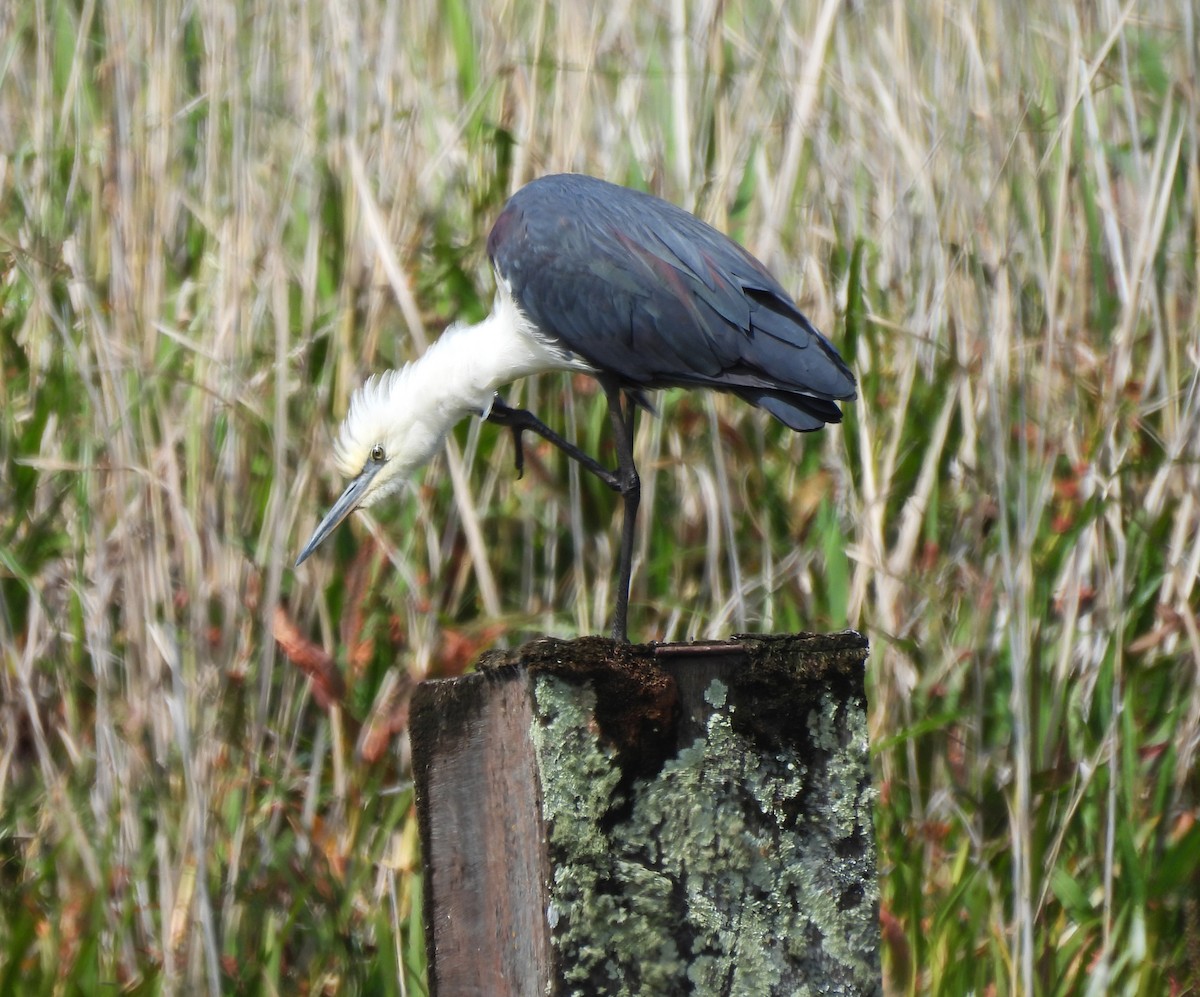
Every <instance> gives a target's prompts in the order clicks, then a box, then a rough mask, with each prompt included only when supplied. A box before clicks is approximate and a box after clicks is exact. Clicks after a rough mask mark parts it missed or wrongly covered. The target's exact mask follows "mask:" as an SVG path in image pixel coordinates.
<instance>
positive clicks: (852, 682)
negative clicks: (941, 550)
mask: <svg viewBox="0 0 1200 997" xmlns="http://www.w3.org/2000/svg"><path fill="white" fill-rule="evenodd" d="M866 654H867V642H866V640H865V639H864V638H863V637H862V636H861V635H859V634H857V633H853V632H849V631H848V632H845V633H840V634H833V635H829V636H818V635H811V634H802V635H795V636H782V637H739V638H736V639H734V640H731V641H723V642H718V643H709V644H665V645H632V646H631V645H620V644H615V643H613V642H612V641H609V640H605V639H602V638H583V639H580V640H575V641H558V640H539V641H534V642H532V643H530V644H527V645H525V646H524V647H521V648H519V649H517V650H516V651H512V652H495V653H493V654H491V655H489V656H488V657H487V658H486V659H485V660H484V661H482V662H481V663H480V670H479V671H478V672H477V673H476V674H473V675H469V676H466V677H464V678H459V679H451V680H445V681H439V682H426V683H423V684H422V685H421V686H420V688H419V689H418V690H417V693H416V696H415V698H414V701H413V712H412V723H411V728H410V729H411V736H412V748H413V766H414V770H415V775H416V789H417V804H418V807H419V814H420V822H421V843H422V848H423V853H424V862H425V882H426V892H425V930H426V940H427V945H428V951H429V966H430V986H431V989H432V991H433V993H434V994H435V995H441V997H461V995H471V994H478V995H485V997H504V995H509V994H511V995H517V997H529V995H540V994H581V995H588V994H622V993H624V994H633V995H636V994H655V995H657V994H664V995H669V994H685V993H686V994H697V995H707V994H735V995H754V997H761V995H768V994H780V995H783V994H786V995H794V994H803V993H824V994H874V993H879V992H881V983H880V964H879V920H878V915H879V910H878V907H879V892H878V886H877V882H876V873H875V843H874V842H875V838H874V831H873V827H872V821H871V817H872V813H871V803H872V799H873V792H872V789H871V779H870V766H869V760H868V750H867V722H866V699H865V696H864V692H863V664H864V661H865V659H866Z"/></svg>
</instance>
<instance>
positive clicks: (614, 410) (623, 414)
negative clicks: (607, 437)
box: [600, 381, 642, 644]
mask: <svg viewBox="0 0 1200 997" xmlns="http://www.w3.org/2000/svg"><path fill="white" fill-rule="evenodd" d="M600 383H601V384H602V385H603V387H604V394H605V395H606V396H607V397H608V416H609V421H610V422H611V423H612V427H613V439H614V441H615V442H616V447H617V473H616V479H617V491H619V492H620V493H621V498H622V499H623V500H624V502H625V514H624V516H623V518H622V520H621V560H620V567H619V569H618V572H617V605H616V609H615V610H614V611H613V624H612V636H613V640H616V641H620V642H621V643H623V644H628V643H629V632H628V627H627V625H626V618H627V616H628V615H629V584H630V580H631V578H632V576H633V541H634V531H635V528H636V526H637V512H638V503H639V502H640V501H641V498H642V482H641V479H640V478H639V477H638V472H637V465H636V464H634V462H633V415H634V412H635V411H636V409H637V406H636V405H635V404H634V401H633V399H632V398H630V399H628V400H627V401H623V400H622V398H621V388H620V386H619V385H616V384H613V383H611V382H609V381H601V382H600Z"/></svg>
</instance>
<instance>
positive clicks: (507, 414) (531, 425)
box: [487, 396, 622, 492]
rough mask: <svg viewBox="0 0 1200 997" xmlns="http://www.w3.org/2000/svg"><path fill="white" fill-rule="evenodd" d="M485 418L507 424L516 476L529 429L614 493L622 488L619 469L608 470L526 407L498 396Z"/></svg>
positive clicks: (522, 469) (522, 468)
mask: <svg viewBox="0 0 1200 997" xmlns="http://www.w3.org/2000/svg"><path fill="white" fill-rule="evenodd" d="M487 421H488V422H494V423H495V424H496V425H497V426H506V427H507V428H508V429H509V430H510V431H511V432H512V436H513V448H514V450H515V451H516V452H515V454H514V457H513V460H514V463H515V464H516V466H517V477H520V476H521V475H522V474H524V473H525V447H524V444H523V443H522V434H523V433H524V432H525V431H526V430H529V431H530V432H533V433H537V435H538V436H540V437H542V439H544V440H546V441H547V442H549V443H551V444H553V445H554V446H556V447H558V449H559V450H561V451H562V452H563V453H565V454H566V455H567V456H568V457H570V458H571V459H572V460H573V461H576V462H577V463H579V464H581V465H582V466H583V467H584V468H585V469H586V470H588V471H591V472H592V474H594V475H595V476H596V477H597V478H599V479H600V480H601V481H603V482H604V483H605V484H606V485H608V487H609V488H611V489H612V490H613V491H614V492H619V491H621V490H622V488H621V478H620V470H619V469H618V470H617V471H610V470H609V469H608V468H607V467H605V466H604V465H603V464H601V463H600V462H599V461H598V460H596V459H595V458H594V457H592V456H590V455H589V454H587V453H585V452H584V451H582V450H580V449H579V447H577V446H575V444H574V443H571V442H570V441H569V440H567V439H565V438H564V437H562V436H559V435H558V433H556V432H555V431H554V430H553V429H551V428H550V427H549V426H547V425H546V424H545V423H544V422H542V420H541V419H539V418H538V417H537V416H536V415H534V414H533V413H532V412H530V411H528V410H527V409H523V408H513V407H512V406H510V405H508V404H507V403H505V402H504V400H503V399H501V398H500V397H499V396H497V397H496V399H495V400H494V401H493V402H492V408H491V411H489V412H488V414H487Z"/></svg>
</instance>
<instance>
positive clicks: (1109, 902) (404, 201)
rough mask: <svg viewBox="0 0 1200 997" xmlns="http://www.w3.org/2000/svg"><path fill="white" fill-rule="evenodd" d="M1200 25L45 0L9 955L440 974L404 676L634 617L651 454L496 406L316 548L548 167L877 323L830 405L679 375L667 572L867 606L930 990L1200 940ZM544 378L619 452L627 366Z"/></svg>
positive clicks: (897, 974) (32, 35) (0, 24)
mask: <svg viewBox="0 0 1200 997" xmlns="http://www.w3.org/2000/svg"><path fill="white" fill-rule="evenodd" d="M1198 31H1200V29H1198V27H1197V21H1196V15H1195V12H1194V10H1193V9H1192V4H1191V3H1190V2H1188V0H1178V2H1165V0H1164V2H1145V3H1140V4H1127V5H1124V6H1119V5H1118V4H1116V3H1115V2H1111V0H1103V2H1100V3H1098V4H1087V3H1075V4H1065V5H1057V6H1055V5H1050V6H1047V7H1045V9H1043V8H1042V7H1039V6H1037V5H1030V6H1026V5H1024V4H1018V3H1011V2H1008V0H977V2H975V3H972V4H950V3H931V4H914V5H905V4H888V5H884V4H870V3H868V4H854V5H850V4H840V3H837V2H836V0H825V2H824V3H822V4H820V5H816V4H814V5H798V4H787V3H775V2H772V0H745V2H735V3H725V4H700V5H687V4H683V3H682V2H673V3H670V4H661V5H654V4H633V3H628V2H624V3H623V2H617V3H615V4H607V5H600V6H594V5H590V4H580V3H570V2H568V3H561V4H549V3H545V2H528V0H513V2H511V3H507V4H501V5H492V4H486V3H481V2H477V0H453V2H446V3H435V2H432V0H412V2H405V3H401V2H399V0H375V2H367V3H347V2H345V0H333V2H330V3H305V2H301V0H291V2H283V3H268V2H266V0H249V2H247V3H245V4H240V5H239V4H221V3H218V2H215V0H198V2H194V3H184V2H182V0H164V2H156V3H149V2H147V0H80V2H74V3H70V2H65V0H37V2H34V3H28V4H19V3H8V4H4V5H3V6H0V364H2V371H3V374H2V376H0V409H2V411H3V413H4V417H3V419H0V500H2V508H3V510H4V515H3V518H2V519H0V648H2V650H0V662H2V668H0V895H2V896H3V898H4V902H3V904H2V905H0V992H2V993H15V992H21V993H30V994H37V993H56V994H57V993H96V992H102V988H107V989H113V988H115V989H119V990H121V991H123V992H129V993H159V992H165V993H183V992H186V993H195V992H204V991H205V990H207V992H210V993H218V992H261V993H280V992H282V993H313V992H315V993H421V992H423V991H424V982H423V967H424V954H423V949H422V941H421V938H420V929H419V910H420V896H419V892H420V884H419V880H418V878H417V876H416V875H415V871H416V868H417V856H416V853H415V828H414V821H413V817H412V798H411V792H410V784H409V782H408V775H407V768H406V765H407V758H406V749H405V746H404V735H403V731H404V726H405V717H406V703H407V692H408V690H409V689H410V688H411V685H412V683H413V682H414V681H415V680H417V679H419V678H421V677H423V676H425V675H430V674H453V673H455V672H456V671H458V670H461V669H462V668H463V667H465V666H466V665H467V664H469V663H470V662H471V661H472V660H473V659H474V657H475V655H476V654H477V653H478V652H479V650H481V649H482V648H484V647H486V646H489V645H490V644H494V643H496V642H497V641H509V642H515V641H518V640H520V639H522V638H523V637H525V636H528V635H531V634H535V633H542V632H550V633H554V634H557V635H564V636H569V635H572V634H575V633H582V632H594V631H598V630H602V629H603V628H604V625H605V622H606V615H607V613H608V611H609V607H610V604H611V578H612V573H613V561H614V547H615V541H616V536H617V530H616V520H615V519H614V516H615V515H616V510H615V507H614V502H613V500H612V497H611V496H610V495H609V494H608V493H607V492H606V491H605V489H603V488H602V487H600V486H598V485H597V484H596V482H594V481H591V480H588V479H587V478H583V477H580V476H579V474H578V473H577V471H576V469H575V468H573V467H568V466H565V465H564V463H563V461H562V460H561V459H560V458H559V457H558V455H557V454H556V453H554V452H552V451H548V450H546V449H544V448H534V447H532V445H531V448H530V452H529V454H528V458H529V460H528V464H529V466H528V470H527V473H526V475H525V477H524V478H523V479H521V480H517V479H516V478H515V475H514V473H513V469H512V456H513V455H512V450H511V446H510V444H509V441H508V440H507V438H506V437H505V435H504V434H502V433H498V432H496V431H495V430H494V429H491V428H488V427H480V426H479V425H478V424H470V425H464V426H463V427H461V428H460V429H459V430H458V432H457V433H456V435H455V437H454V439H453V441H452V442H451V443H450V445H449V446H448V447H447V450H446V453H445V455H444V457H442V458H439V460H438V461H437V462H435V465H434V466H433V467H432V468H431V469H430V470H429V471H428V473H426V474H425V476H424V478H423V479H422V481H421V482H419V483H417V484H416V485H414V487H413V488H412V489H411V491H410V493H409V494H407V495H406V496H405V497H404V499H403V500H402V501H400V502H397V503H395V504H394V505H392V506H391V507H389V508H387V509H385V510H383V511H382V512H380V513H378V514H377V515H376V517H374V518H372V517H368V516H365V515H364V516H361V517H359V518H358V519H357V520H356V523H355V525H354V526H352V527H349V528H343V529H342V530H341V531H339V533H338V535H337V536H336V538H335V539H334V540H333V541H331V543H330V544H329V547H328V549H325V548H323V549H322V553H321V555H320V556H319V557H317V558H315V559H314V560H313V561H312V562H309V563H308V564H306V565H305V567H304V568H303V569H301V570H299V571H293V570H292V568H291V567H290V565H291V562H292V559H293V557H294V554H295V552H296V550H297V547H298V545H299V543H300V542H301V541H302V540H303V539H304V538H305V537H306V536H307V535H308V532H309V531H310V530H311V528H312V526H313V524H314V522H315V519H316V517H317V516H318V515H319V514H320V513H321V512H322V511H323V509H324V508H325V507H326V506H327V504H328V502H329V501H330V500H331V498H332V497H333V496H334V495H335V494H336V492H337V490H338V489H339V487H340V482H338V481H336V480H334V477H333V475H332V472H331V469H330V460H329V456H330V441H331V433H332V431H333V428H334V427H335V425H336V422H337V420H338V419H339V417H340V416H341V415H342V413H343V412H344V410H345V406H346V402H347V398H348V396H349V393H350V391H351V390H352V388H353V387H354V386H355V385H356V384H357V383H358V382H359V380H360V379H361V378H362V377H363V375H364V374H365V373H367V372H368V371H371V370H376V369H379V368H381V367H383V366H387V365H392V364H396V363H399V362H401V361H403V360H404V359H406V358H409V357H411V356H414V355H416V354H417V353H419V352H420V350H421V349H422V348H423V347H424V345H425V344H426V343H427V342H428V341H429V340H430V338H432V337H433V336H434V335H436V333H437V331H438V330H439V329H440V328H441V327H442V326H443V325H444V324H446V323H447V322H448V321H450V320H452V319H455V318H459V317H465V318H475V317H478V316H479V315H480V314H482V313H483V312H484V311H485V310H486V309H487V307H488V303H489V296H490V294H491V290H492V289H491V280H490V276H489V274H488V270H487V263H486V260H485V256H484V251H483V244H484V239H485V238H486V233H487V230H488V226H489V224H490V221H491V220H492V219H493V218H494V217H495V215H496V213H497V212H498V210H499V208H500V206H501V204H502V203H503V200H504V198H505V197H506V196H507V195H508V194H509V193H510V192H511V191H512V190H514V189H515V188H516V187H518V186H520V185H521V184H522V183H524V182H525V181H527V180H528V179H530V178H532V177H534V176H537V175H539V174H541V173H544V172H549V171H557V170H578V171H584V172H588V173H593V174H596V175H600V176H604V177H607V178H609V179H613V180H616V181H621V182H626V183H630V184H634V185H636V186H641V187H645V188H648V189H651V190H653V191H655V192H657V193H660V194H662V195H664V196H666V197H668V198H669V199H671V200H673V201H676V202H678V203H680V204H683V205H686V206H688V207H691V208H693V209H695V210H696V211H698V212H699V213H700V214H701V215H703V216H704V217H706V218H708V219H710V220H712V221H713V222H714V223H715V224H717V225H719V226H720V227H722V228H724V229H726V230H728V231H730V232H731V233H733V234H734V235H735V236H737V237H738V238H740V239H741V240H743V241H744V242H745V243H746V244H747V245H748V246H750V247H751V248H752V249H754V250H755V251H756V252H758V253H759V254H761V255H762V256H763V258H764V259H765V261H766V262H767V263H768V265H770V266H771V267H772V269H773V270H774V271H775V272H776V273H777V274H778V276H779V277H780V279H781V280H782V282H783V283H784V284H785V286H787V287H788V288H790V289H791V290H793V291H794V293H795V295H796V297H797V299H798V300H799V301H800V302H801V304H802V305H803V307H804V308H805V309H806V310H807V311H808V313H809V314H810V315H811V317H812V318H813V319H814V321H815V322H816V323H817V324H818V325H819V326H821V327H822V328H824V329H826V330H828V331H829V332H830V334H831V336H832V338H833V339H834V340H835V341H836V342H838V343H839V344H840V345H841V346H842V348H843V350H844V352H845V354H846V355H847V357H848V358H849V359H851V360H852V361H853V364H854V366H855V368H856V369H857V371H858V373H859V377H860V383H861V392H860V401H859V403H858V404H857V405H856V406H854V407H852V408H851V410H850V411H849V413H848V416H847V420H846V422H845V424H844V425H843V427H842V428H841V429H835V430H831V431H827V432H825V433H823V434H820V435H817V436H813V437H806V438H803V439H802V438H799V437H796V436H794V435H792V434H789V433H788V432H786V431H784V430H782V429H781V428H780V427H778V426H776V425H772V424H770V423H769V422H768V421H767V420H766V419H765V418H764V417H763V416H762V415H761V414H760V413H756V412H754V411H752V410H749V409H748V407H747V406H745V405H742V404H739V403H738V402H736V401H731V400H729V399H726V398H720V397H705V396H700V395H689V394H685V393H679V392H673V393H668V394H666V395H664V396H663V397H661V398H659V399H658V402H657V404H658V409H659V414H660V418H656V419H655V418H644V419H642V421H641V423H640V425H639V431H638V440H637V449H638V451H639V455H640V466H641V467H642V468H643V470H644V475H643V477H644V482H645V485H644V488H645V492H644V496H643V514H642V520H641V522H642V524H643V532H642V534H641V536H640V538H639V546H638V563H637V575H636V579H635V589H634V607H633V611H632V614H631V621H630V622H631V628H632V631H633V632H634V634H635V635H639V636H641V637H643V638H645V639H651V638H654V639H679V638H686V637H692V636H695V637H711V636H723V635H727V634H729V633H730V632H733V631H739V630H747V629H750V630H752V629H760V628H761V629H769V630H800V629H809V630H813V629H818V630H819V629H828V628H835V627H842V626H846V625H850V626H854V627H857V628H859V629H861V630H863V631H865V632H866V633H868V634H869V635H870V637H871V639H872V643H873V654H872V658H871V660H870V684H871V690H870V691H871V702H872V729H873V735H874V739H875V745H876V751H877V766H878V767H877V773H878V778H879V784H880V787H881V791H882V792H881V797H880V802H879V807H878V813H877V831H878V836H879V845H880V849H881V859H882V862H881V865H882V868H881V874H882V879H883V898H884V910H883V927H884V938H885V950H886V952H885V967H886V973H887V982H888V986H889V988H890V990H891V992H894V993H907V992H922V993H938V994H947V995H960V994H964V993H980V994H983V993H993V994H1033V993H1038V994H1075V993H1079V994H1103V993H1128V994H1147V995H1152V994H1153V995H1157V994H1164V993H1190V992H1196V989H1197V987H1200V901H1197V900H1196V898H1197V897H1200V826H1198V825H1197V820H1196V818H1197V816H1198V814H1200V811H1198V803H1197V790H1198V789H1200V784H1198V780H1197V776H1196V761H1197V758H1196V755H1197V748H1198V747H1200V624H1198V622H1197V621H1198V615H1197V613H1198V609H1200V594H1198V589H1197V570H1198V568H1200V498H1198V496H1200V464H1198V456H1200V452H1198V451H1200V442H1198V441H1200V397H1198V386H1197V378H1196V370H1197V363H1198V361H1200V299H1198V294H1197V287H1198V285H1200V261H1198V255H1197V243H1198V241H1200V152H1198V150H1200V143H1198V141H1197V122H1198V121H1200V106H1198V105H1200V91H1198V90H1197V80H1198V79H1200V73H1198V65H1197V64H1198V60H1200V54H1198V52H1200V48H1198V46H1200V34H1198ZM510 400H519V401H521V402H522V403H525V404H528V405H530V406H531V407H533V408H535V409H536V410H537V411H539V412H541V413H544V414H546V415H548V416H549V417H550V418H551V419H552V421H553V422H554V424H555V425H557V426H559V427H560V428H563V429H564V430H565V431H567V432H569V433H570V434H571V435H572V436H573V437H574V438H576V439H578V440H580V441H581V442H582V443H583V444H584V445H586V446H587V447H588V448H589V449H592V450H594V451H599V452H605V450H606V447H608V443H607V437H606V433H605V417H604V411H603V403H602V400H601V399H600V398H599V397H598V396H597V392H596V390H595V388H594V386H593V385H592V384H591V383H589V382H588V381H587V380H586V379H576V380H571V379H566V378H557V377H556V378H546V379H542V380H533V381H531V382H528V383H526V384H523V385H520V386H517V387H515V388H514V389H513V392H512V395H511V396H510ZM277 637H278V638H279V640H280V642H281V645H278V644H277V641H276V638H277ZM279 646H283V647H285V649H286V651H287V653H286V654H280V653H279V651H278V649H277V648H278V647H279Z"/></svg>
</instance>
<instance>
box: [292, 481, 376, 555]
mask: <svg viewBox="0 0 1200 997" xmlns="http://www.w3.org/2000/svg"><path fill="white" fill-rule="evenodd" d="M381 467H383V464H376V463H374V462H369V463H368V464H367V466H366V467H364V468H363V470H362V474H360V475H359V476H358V477H357V478H355V479H354V480H353V481H351V482H350V484H348V485H347V486H346V490H345V491H344V492H342V494H341V496H340V497H339V498H338V500H337V501H336V502H334V503H333V508H332V509H330V510H329V512H327V513H326V514H325V518H324V519H322V520H321V522H320V523H319V524H318V526H317V528H316V529H315V530H314V531H313V535H312V538H311V539H310V540H309V541H308V543H306V544H305V545H304V550H302V551H300V556H299V557H298V558H296V567H297V568H298V567H300V565H302V564H303V563H304V562H305V561H306V560H307V559H308V556H309V555H310V554H311V553H312V552H313V551H314V550H316V549H317V548H318V547H320V546H321V544H323V543H324V542H325V538H326V537H328V536H329V534H330V533H332V532H333V531H334V530H335V529H337V526H338V524H339V523H341V521H342V520H343V519H345V518H346V517H347V516H349V515H350V513H352V512H353V511H354V510H355V509H357V508H358V507H359V505H360V504H361V503H362V499H363V496H364V495H365V494H366V492H367V486H369V485H370V484H371V481H372V479H373V478H374V477H375V475H376V474H378V473H379V469H380V468H381Z"/></svg>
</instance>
